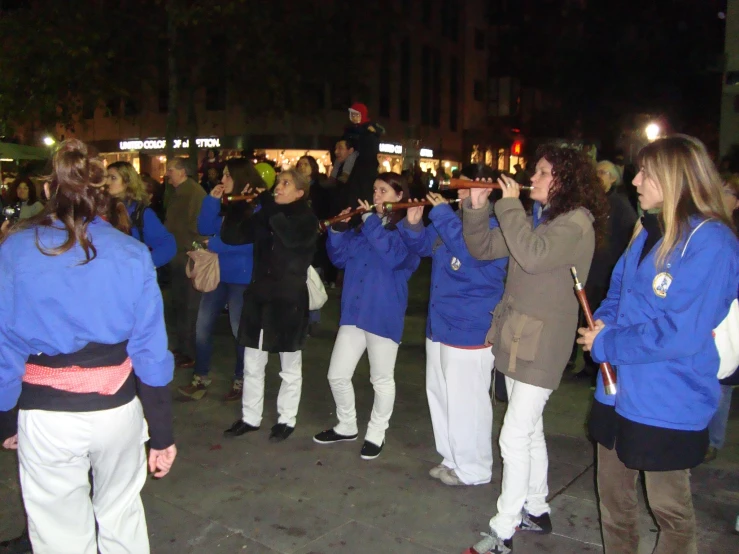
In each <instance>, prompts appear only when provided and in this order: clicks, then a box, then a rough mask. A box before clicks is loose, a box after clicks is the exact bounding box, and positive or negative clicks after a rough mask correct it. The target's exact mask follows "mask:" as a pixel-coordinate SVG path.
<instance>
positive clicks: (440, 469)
mask: <svg viewBox="0 0 739 554" xmlns="http://www.w3.org/2000/svg"><path fill="white" fill-rule="evenodd" d="M447 469H449V468H448V467H446V466H445V465H444V464H439V465H438V466H434V467H432V468H431V469H429V475H430V476H431V477H433V478H434V479H441V475H442V474H443V473H445V472H446V470H447Z"/></svg>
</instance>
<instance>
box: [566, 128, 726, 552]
mask: <svg viewBox="0 0 739 554" xmlns="http://www.w3.org/2000/svg"><path fill="white" fill-rule="evenodd" d="M634 186H635V187H636V189H637V192H638V194H639V203H640V206H641V208H642V210H643V211H644V212H645V215H644V216H643V217H642V220H641V225H637V231H636V233H635V236H634V239H633V240H632V242H631V244H630V245H629V247H628V249H627V250H626V252H625V253H624V254H623V256H622V257H621V259H620V260H619V262H618V264H617V266H616V268H615V270H614V272H613V276H612V278H611V286H610V289H609V291H608V297H607V298H606V300H605V301H604V302H603V304H602V305H601V307H600V308H599V309H598V310H597V311H596V313H595V317H596V320H597V321H596V328H595V330H593V331H590V330H588V329H585V328H582V329H580V330H579V333H580V334H581V335H582V336H581V338H580V339H578V342H579V343H580V344H582V345H583V349H585V350H586V351H590V352H591V354H592V356H593V359H594V360H595V361H596V362H599V363H600V362H605V361H608V362H610V363H611V364H613V365H614V366H616V367H617V372H618V392H617V393H616V395H615V397H614V396H607V395H605V394H604V391H603V383H602V381H601V380H600V379H599V382H598V387H597V389H596V397H595V402H594V405H593V410H592V413H591V420H590V431H591V434H592V435H593V438H594V439H595V440H596V441H597V442H598V447H597V448H598V492H599V495H600V508H601V525H602V529H603V542H604V546H605V550H606V552H607V553H608V554H614V553H627V552H628V553H631V552H636V551H638V550H639V548H638V546H639V533H638V529H637V515H638V508H637V493H636V479H637V477H638V475H639V471H644V475H645V484H646V490H647V497H648V499H649V505H650V507H651V509H652V512H653V513H654V516H655V518H656V520H657V523H658V525H659V527H660V535H659V540H658V543H657V546H656V548H655V550H654V552H655V553H656V554H668V553H673V552H684V553H686V554H691V553H695V552H697V541H696V526H695V514H694V511H693V503H692V499H691V492H690V468H692V467H695V466H697V465H698V464H700V463H701V462H702V461H703V457H704V455H705V452H706V448H707V446H708V429H707V428H708V424H709V422H710V421H711V417H712V416H713V414H714V412H715V411H716V407H717V405H718V399H719V383H718V380H717V379H716V373H717V371H718V367H719V355H718V351H717V350H716V345H715V342H714V338H713V335H712V331H713V329H714V328H715V327H716V326H717V325H718V324H719V323H720V322H721V320H723V319H724V317H725V316H726V314H727V312H728V309H729V305H730V303H731V301H732V300H734V299H735V298H736V294H737V292H736V291H737V275H739V242H738V241H737V238H736V235H735V232H734V229H733V224H732V222H731V217H730V215H729V213H728V211H727V209H726V207H725V206H724V205H723V203H722V197H721V179H720V177H719V176H718V174H717V173H716V170H715V168H714V166H713V163H712V162H711V160H710V158H709V157H708V154H707V153H706V150H705V147H704V146H703V144H701V143H700V142H699V141H698V140H696V139H694V138H692V137H687V136H683V135H676V136H672V137H667V138H664V139H660V140H657V141H655V142H653V143H652V144H650V145H648V146H646V147H644V148H643V149H642V151H641V152H640V153H639V173H638V174H637V175H636V177H635V178H634ZM655 209H661V212H659V213H657V214H655V213H652V214H650V213H646V212H648V211H650V210H655Z"/></svg>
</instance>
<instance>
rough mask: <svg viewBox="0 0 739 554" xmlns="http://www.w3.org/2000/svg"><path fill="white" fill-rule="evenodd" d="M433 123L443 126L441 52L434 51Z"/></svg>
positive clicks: (432, 83) (432, 78) (435, 125)
mask: <svg viewBox="0 0 739 554" xmlns="http://www.w3.org/2000/svg"><path fill="white" fill-rule="evenodd" d="M431 93H432V96H431V124H432V125H433V126H434V127H437V128H438V127H440V126H441V52H440V51H439V50H434V51H433V67H432V74H431Z"/></svg>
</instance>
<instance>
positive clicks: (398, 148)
mask: <svg viewBox="0 0 739 554" xmlns="http://www.w3.org/2000/svg"><path fill="white" fill-rule="evenodd" d="M380 152H383V153H385V154H399V155H402V154H403V146H402V145H400V144H392V143H390V142H381V143H380Z"/></svg>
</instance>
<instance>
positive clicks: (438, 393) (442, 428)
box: [426, 339, 457, 469]
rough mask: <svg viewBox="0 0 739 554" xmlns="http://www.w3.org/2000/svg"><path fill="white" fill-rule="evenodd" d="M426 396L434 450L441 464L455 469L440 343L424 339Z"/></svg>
mask: <svg viewBox="0 0 739 554" xmlns="http://www.w3.org/2000/svg"><path fill="white" fill-rule="evenodd" d="M426 397H427V398H428V402H429V412H430V414H431V426H432V427H433V429H434V442H435V443H436V451H437V452H438V453H439V455H440V456H441V457H442V462H441V463H442V464H443V465H445V466H446V467H448V468H450V469H456V467H457V466H456V465H455V464H454V456H453V455H452V445H451V444H450V443H449V423H448V417H447V413H448V404H449V403H448V399H447V394H446V382H445V380H444V372H443V371H442V369H441V343H440V342H434V341H432V340H431V339H426Z"/></svg>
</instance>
